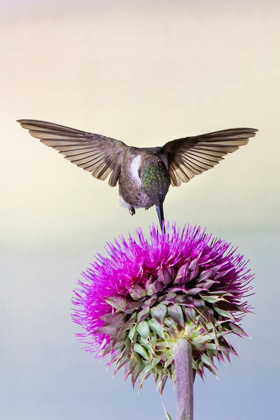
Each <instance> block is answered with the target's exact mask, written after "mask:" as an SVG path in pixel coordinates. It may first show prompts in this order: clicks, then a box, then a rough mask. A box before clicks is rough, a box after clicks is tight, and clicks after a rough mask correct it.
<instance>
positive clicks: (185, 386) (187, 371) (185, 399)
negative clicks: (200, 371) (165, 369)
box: [174, 338, 193, 420]
mask: <svg viewBox="0 0 280 420" xmlns="http://www.w3.org/2000/svg"><path fill="white" fill-rule="evenodd" d="M174 359H175V369H176V387H177V420H193V369H192V347H191V344H190V343H189V342H188V341H187V340H184V339H182V338H180V339H179V340H178V341H177V343H176V345H175V347H174Z"/></svg>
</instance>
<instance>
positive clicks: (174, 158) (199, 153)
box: [161, 128, 258, 187]
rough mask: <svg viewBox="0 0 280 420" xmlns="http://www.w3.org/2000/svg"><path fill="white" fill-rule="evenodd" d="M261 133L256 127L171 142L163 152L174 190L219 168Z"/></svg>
mask: <svg viewBox="0 0 280 420" xmlns="http://www.w3.org/2000/svg"><path fill="white" fill-rule="evenodd" d="M257 131H258V130H256V129H254V128H232V129H229V130H222V131H216V132H214V133H208V134H203V135H201V136H194V137H185V138H182V139H177V140H173V141H169V142H168V143H166V144H165V145H164V146H163V147H162V149H161V155H162V158H163V161H166V160H167V167H168V171H169V175H170V178H171V183H172V185H173V186H174V187H179V186H180V185H181V182H189V181H190V180H191V179H192V178H193V177H194V176H195V175H199V174H201V173H202V172H204V171H208V169H211V168H213V166H215V165H217V164H218V163H219V162H220V161H221V160H222V159H223V156H225V155H226V154H228V153H232V152H234V151H235V150H237V149H238V148H239V147H240V146H244V145H245V144H247V143H248V141H249V138H250V137H254V136H255V134H256V132H257Z"/></svg>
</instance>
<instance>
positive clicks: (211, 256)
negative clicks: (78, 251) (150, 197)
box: [73, 224, 253, 392]
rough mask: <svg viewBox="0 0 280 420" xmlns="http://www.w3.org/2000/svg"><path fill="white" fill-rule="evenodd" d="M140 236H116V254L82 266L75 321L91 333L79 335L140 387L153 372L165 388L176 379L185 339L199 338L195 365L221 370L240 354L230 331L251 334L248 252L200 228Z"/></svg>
mask: <svg viewBox="0 0 280 420" xmlns="http://www.w3.org/2000/svg"><path fill="white" fill-rule="evenodd" d="M137 236H138V239H137V240H135V239H134V238H132V237H131V236H129V238H128V240H125V239H124V238H123V237H120V238H119V240H115V242H114V243H113V244H112V243H108V244H107V247H106V249H107V252H108V256H107V257H103V256H101V255H97V257H96V261H95V262H94V263H93V264H91V268H88V269H87V270H86V271H85V272H83V273H82V275H83V278H84V280H83V281H79V282H78V284H79V286H78V288H77V289H76V290H75V291H74V293H75V297H74V299H73V303H74V304H75V305H76V309H75V310H74V314H73V320H74V322H76V323H77V324H79V325H81V326H82V327H83V328H84V330H85V332H84V333H80V334H77V335H78V336H79V338H80V339H81V340H82V341H83V342H84V343H86V344H87V347H86V349H87V350H88V351H91V352H95V353H96V355H97V357H99V358H103V357H105V356H106V355H110V361H109V363H108V364H109V366H111V365H113V364H114V365H115V370H114V373H115V372H117V371H118V370H119V369H120V368H121V367H124V369H125V379H126V378H127V377H128V376H129V375H131V381H132V384H133V386H134V385H135V383H136V381H137V380H138V382H139V387H140V388H141V386H142V383H143V381H144V379H146V378H147V377H148V376H150V375H153V377H154V380H155V381H156V383H157V385H158V388H159V391H160V392H162V391H163V388H164V385H165V383H166V380H167V378H168V377H169V378H171V379H172V380H173V381H175V380H176V373H175V367H174V355H173V348H174V345H175V344H176V342H177V340H178V339H179V338H185V339H187V340H188V341H189V342H190V343H191V346H192V354H193V362H192V363H193V369H194V371H195V372H197V373H198V374H199V375H200V376H201V377H202V378H203V376H204V369H205V368H206V369H208V370H210V371H211V372H212V373H213V374H215V370H216V366H215V364H214V361H215V359H217V360H218V361H224V357H226V358H227V359H228V360H229V359H230V354H235V355H236V351H235V350H234V348H233V347H232V345H231V344H230V342H229V340H228V335H229V334H230V333H233V334H236V335H239V336H246V333H245V332H244V331H243V330H242V328H241V327H240V321H241V320H242V317H243V316H244V315H245V314H246V313H247V312H250V307H249V305H248V303H247V302H246V301H244V297H246V296H248V292H249V291H250V290H251V287H250V286H249V285H248V284H249V282H250V281H251V279H252V277H253V276H252V274H250V270H248V269H246V262H245V261H244V259H243V256H241V255H239V254H236V250H235V249H233V248H232V247H231V245H230V244H229V243H226V242H225V241H223V240H221V239H215V238H212V236H211V235H207V234H206V233H205V231H202V230H201V229H200V228H196V227H187V228H184V229H183V230H182V231H180V229H179V228H177V227H176V224H173V225H172V226H170V225H169V224H167V226H166V232H162V233H161V232H159V231H158V229H157V228H155V227H154V226H152V227H151V229H150V241H148V240H147V239H145V237H144V235H143V232H142V230H141V229H140V228H139V229H138V230H137Z"/></svg>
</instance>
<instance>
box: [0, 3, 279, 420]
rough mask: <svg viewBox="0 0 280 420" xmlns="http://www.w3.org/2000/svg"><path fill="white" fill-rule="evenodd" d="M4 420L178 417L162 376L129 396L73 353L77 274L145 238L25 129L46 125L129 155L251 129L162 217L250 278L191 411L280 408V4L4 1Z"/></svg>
mask: <svg viewBox="0 0 280 420" xmlns="http://www.w3.org/2000/svg"><path fill="white" fill-rule="evenodd" d="M0 5H1V16H0V21H1V25H0V43H1V66H0V83H1V100H0V108H1V140H0V141H1V144H2V147H1V154H0V171H1V174H0V200H1V205H0V212H1V213H0V231H1V235H0V259H1V268H0V269H1V279H0V280H1V295H0V299H1V302H0V319H1V323H0V336H1V339H0V354H1V358H0V366H1V388H0V418H1V419H3V420H38V419H40V420H48V419H52V420H61V419H62V420H63V419H67V420H74V419H81V418H82V419H84V420H90V419H103V420H119V419H130V418H133V419H135V420H138V419H139V420H140V419H143V418H145V419H163V418H164V413H163V409H162V403H164V405H165V407H166V409H167V411H168V412H169V413H170V414H171V415H172V417H173V418H174V419H175V412H176V407H175V405H176V394H175V392H174V390H173V388H172V384H171V383H169V384H168V385H167V387H166V389H165V391H164V393H163V396H162V397H161V398H160V396H159V394H158V393H156V387H155V384H154V383H153V381H152V379H149V380H148V381H146V383H145V384H144V387H143V390H142V391H141V394H140V396H139V397H138V395H137V391H136V390H135V391H133V390H132V388H131V385H130V383H129V382H127V383H125V384H124V385H123V383H122V372H121V373H119V374H117V376H116V377H115V378H114V379H113V380H112V370H109V371H108V372H107V373H106V366H105V365H106V363H105V361H102V362H99V361H97V360H95V358H94V356H93V355H90V354H87V353H86V352H85V351H83V350H81V347H82V345H81V344H80V343H79V342H78V341H77V339H76V338H75V335H74V334H75V332H81V330H80V329H79V327H78V326H77V325H74V324H73V323H72V322H71V297H72V295H73V293H72V290H73V289H74V288H75V285H76V281H77V279H78V278H80V272H81V271H83V270H84V269H85V268H86V267H87V266H88V265H89V263H90V262H91V261H93V255H94V254H96V253H97V252H101V253H103V254H105V251H104V249H103V246H104V244H105V243H106V242H107V241H112V240H113V239H114V238H115V237H117V236H118V235H119V234H124V236H127V234H128V232H131V233H132V234H134V232H135V229H136V228H137V227H138V226H141V227H142V228H143V229H144V231H145V232H146V233H148V231H149V228H148V227H149V225H150V224H151V223H153V222H156V223H157V217H156V211H155V209H154V208H152V209H150V210H149V211H147V212H145V211H144V210H138V211H137V213H136V215H135V216H134V217H131V216H130V215H129V214H128V211H127V210H125V209H124V208H121V207H120V205H119V196H118V191H117V188H114V189H113V188H110V187H109V186H108V184H107V181H105V182H101V181H98V180H96V179H94V178H93V177H92V176H91V175H90V174H89V173H88V172H86V171H83V170H81V169H79V168H77V167H75V166H74V165H72V164H71V163H69V162H68V161H66V160H64V159H63V158H62V156H59V155H58V154H57V153H56V152H55V151H54V150H52V149H50V148H47V147H45V146H44V145H42V144H40V142H39V141H38V140H36V139H34V138H32V137H30V136H29V134H28V132H27V131H26V130H23V129H22V128H20V126H19V125H18V124H17V123H16V120H17V119H20V118H30V119H41V120H46V121H51V122H55V123H59V124H63V125H67V126H70V127H74V128H78V129H81V130H85V131H91V132H95V133H99V134H103V135H107V136H111V137H114V138H116V139H120V140H122V141H124V142H125V143H127V144H129V145H134V146H160V145H163V144H164V143H165V142H167V141H169V140H172V139H176V138H180V137H184V136H188V135H198V134H202V133H206V132H211V131H216V130H221V129H226V128H232V127H242V126H243V127H244V126H245V127H253V128H258V129H259V133H258V134H257V136H256V137H255V138H254V139H252V140H251V141H250V142H249V144H248V145H247V146H245V147H242V148H241V149H240V150H239V151H237V152H236V153H233V154H232V155H230V156H227V157H226V159H225V160H224V161H223V162H222V163H221V164H220V165H218V166H217V167H215V169H213V170H211V171H209V172H206V173H204V174H203V175H202V176H198V177H195V178H194V179H193V180H192V181H191V182H190V183H189V184H184V185H182V186H181V187H180V188H171V189H170V192H169V194H168V195H167V198H166V201H165V215H166V219H167V220H170V221H173V220H176V221H177V224H178V225H179V226H181V227H183V225H184V224H185V223H190V224H192V225H195V224H199V225H201V226H202V227H207V231H208V232H209V233H213V234H214V236H219V237H222V238H223V239H225V240H227V241H230V242H232V243H233V245H235V246H238V247H239V252H240V253H242V254H244V255H245V257H246V259H249V260H250V263H249V265H250V267H251V269H252V271H253V272H254V273H255V280H254V282H253V286H254V291H255V295H254V296H252V297H251V298H250V304H251V305H253V306H254V310H255V313H256V314H255V315H250V316H247V317H246V319H244V322H243V327H244V329H245V330H246V331H247V332H248V334H249V335H250V336H251V337H252V340H249V339H246V340H241V339H238V338H237V339H232V343H233V345H234V346H235V348H236V350H237V351H238V353H239V355H240V359H238V358H235V359H233V360H232V364H231V365H229V364H228V365H223V366H221V368H220V372H219V381H217V380H216V379H215V378H214V377H212V376H211V375H210V374H207V376H206V380H205V383H203V382H202V381H201V380H200V379H199V378H198V379H197V380H196V383H195V419H196V420H202V419H204V418H206V417H207V419H215V420H218V419H224V418H227V420H233V419H236V418H238V419H246V420H250V419H254V420H261V419H264V418H270V417H271V418H272V417H275V413H277V412H279V409H280V403H279V393H280V389H279V379H278V378H279V373H280V372H279V371H280V369H279V367H280V361H279V345H280V342H279V334H278V333H277V331H278V306H279V290H280V288H279V278H278V277H279V270H278V260H279V239H278V238H279V227H280V224H279V210H280V208H279V207H280V206H279V186H280V177H279V151H280V150H279V137H278V136H279V134H278V133H279V129H280V121H279V94H280V89H279V88H280V83H279V74H280V54H279V53H280V49H279V37H280V27H279V19H280V3H279V2H277V1H275V0H267V1H265V2H263V1H261V0H245V1H244V0H243V1H242V0H235V1H234V2H232V1H227V0H226V1H222V0H212V1H206V0H200V1H199V2H194V1H187V0H185V1H179V0H178V1H176V0H175V1H172V2H171V1H167V0H158V1H157V0H142V1H140V0H134V1H128V0H103V1H97V0H79V1H78V0H68V1H66V0H61V1H59V2H58V1H54V0H49V1H48V2H37V1H35V0H16V1H15V0H14V1H13V0H11V1H9V2H7V1H3V0H1V1H0Z"/></svg>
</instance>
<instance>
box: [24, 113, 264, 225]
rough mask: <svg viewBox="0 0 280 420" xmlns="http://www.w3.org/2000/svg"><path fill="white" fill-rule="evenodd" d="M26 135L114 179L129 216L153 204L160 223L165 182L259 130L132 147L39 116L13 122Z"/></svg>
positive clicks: (208, 164) (175, 181)
mask: <svg viewBox="0 0 280 420" xmlns="http://www.w3.org/2000/svg"><path fill="white" fill-rule="evenodd" d="M18 122H19V123H20V124H21V126H22V127H23V128H26V129H27V130H29V132H30V134H31V136H33V137H36V138H38V139H40V141H41V142H42V143H44V144H45V145H46V146H50V147H53V148H54V149H56V150H58V152H59V153H61V154H62V155H64V157H65V158H66V159H68V160H70V161H71V162H72V163H74V164H75V165H77V166H79V167H80V168H83V169H84V170H86V171H88V172H91V174H92V175H93V176H94V177H95V178H97V179H100V180H102V181H104V180H105V179H106V178H107V177H108V176H109V175H110V178H109V185H110V186H111V187H115V186H116V185H117V183H119V195H120V200H121V204H122V205H123V206H124V207H127V208H128V210H129V213H130V214H131V215H134V214H135V209H136V208H143V207H144V208H145V209H146V210H148V209H149V208H150V207H152V206H154V205H155V206H156V210H157V214H158V218H159V223H160V227H162V221H163V220H164V214H163V202H164V199H165V196H166V194H167V192H168V190H169V187H170V184H171V185H172V186H174V187H179V186H180V185H181V183H182V182H189V181H190V180H191V179H192V178H193V177H194V176H195V175H199V174H201V173H202V172H204V171H207V170H208V169H211V168H213V166H215V165H217V164H218V163H219V161H220V160H222V159H223V156H225V155H226V154H227V153H232V152H234V151H235V150H237V149H238V148H239V146H243V145H245V144H247V143H248V140H249V138H250V137H254V136H255V134H256V132H257V131H258V130H256V129H254V128H232V129H229V130H222V131H216V132H213V133H208V134H203V135H200V136H194V137H183V138H181V139H177V140H172V141H169V142H167V143H166V144H165V145H164V146H161V147H144V148H138V147H132V146H127V145H126V144H125V143H123V142H122V141H120V140H115V139H112V138H111V137H105V136H102V135H100V134H94V133H89V132H86V131H81V130H76V129H74V128H69V127H65V126H63V125H58V124H53V123H49V122H45V121H38V120H18Z"/></svg>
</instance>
